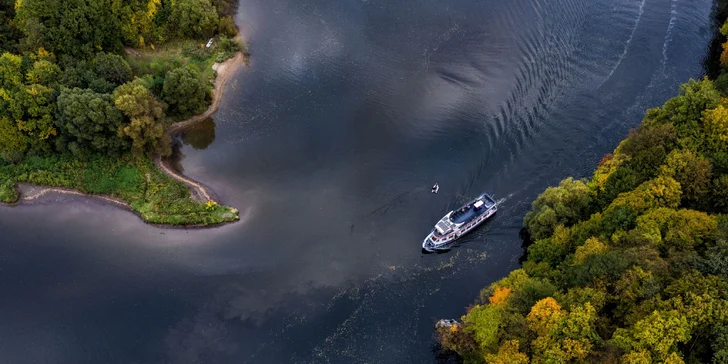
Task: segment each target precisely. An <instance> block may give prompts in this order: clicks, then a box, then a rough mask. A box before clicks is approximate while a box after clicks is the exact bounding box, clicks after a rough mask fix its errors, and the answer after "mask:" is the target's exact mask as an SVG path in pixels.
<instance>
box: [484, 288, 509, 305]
mask: <svg viewBox="0 0 728 364" xmlns="http://www.w3.org/2000/svg"><path fill="white" fill-rule="evenodd" d="M510 295H511V289H510V288H508V287H500V286H499V287H497V288H496V289H495V292H494V293H493V295H492V296H490V298H489V299H488V301H489V302H490V304H491V305H501V304H504V303H505V302H506V299H507V298H508V296H510Z"/></svg>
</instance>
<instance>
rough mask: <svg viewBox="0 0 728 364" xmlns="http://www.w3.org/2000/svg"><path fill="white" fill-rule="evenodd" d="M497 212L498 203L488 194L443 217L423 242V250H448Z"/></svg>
mask: <svg viewBox="0 0 728 364" xmlns="http://www.w3.org/2000/svg"><path fill="white" fill-rule="evenodd" d="M497 210H498V203H496V201H495V200H494V199H493V198H492V197H490V196H488V195H487V194H482V195H480V196H479V197H478V198H476V199H475V200H473V201H470V202H468V203H467V204H466V205H464V206H462V207H460V208H459V209H457V210H453V211H450V212H448V213H447V215H445V216H443V218H442V219H440V221H438V222H437V224H435V228H434V229H432V232H430V234H429V235H427V237H426V238H425V240H424V241H423V242H422V248H423V249H425V250H427V251H437V250H442V249H448V248H449V247H450V245H451V243H452V242H454V241H455V240H457V239H458V238H460V237H461V236H463V235H465V234H467V233H468V232H469V231H471V230H473V229H475V227H476V226H478V225H480V224H482V223H483V221H485V220H487V219H488V218H490V217H491V216H493V215H494V214H495V212H496V211H497Z"/></svg>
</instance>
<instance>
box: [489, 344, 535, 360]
mask: <svg viewBox="0 0 728 364" xmlns="http://www.w3.org/2000/svg"><path fill="white" fill-rule="evenodd" d="M519 344H520V343H519V341H518V340H508V341H506V342H504V343H503V345H501V346H500V348H498V352H497V353H496V354H487V355H486V356H485V361H486V362H487V363H489V364H528V356H527V355H526V354H524V353H522V352H520V351H518V346H519Z"/></svg>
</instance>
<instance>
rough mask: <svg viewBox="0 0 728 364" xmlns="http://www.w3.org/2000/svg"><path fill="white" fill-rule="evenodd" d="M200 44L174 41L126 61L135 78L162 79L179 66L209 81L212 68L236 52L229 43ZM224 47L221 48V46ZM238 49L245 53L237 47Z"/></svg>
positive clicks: (137, 51)
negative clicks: (188, 68) (193, 70)
mask: <svg viewBox="0 0 728 364" xmlns="http://www.w3.org/2000/svg"><path fill="white" fill-rule="evenodd" d="M207 41H208V39H204V40H177V41H170V42H168V43H165V44H163V45H161V46H159V47H157V48H155V49H151V48H144V49H136V50H135V51H136V53H137V55H129V56H127V61H128V62H129V65H130V66H131V68H132V71H133V72H134V74H135V75H136V76H137V77H143V76H145V75H152V76H156V77H164V76H165V74H166V73H167V72H168V71H170V70H172V69H174V68H176V67H180V66H185V65H189V66H192V67H193V68H195V69H196V70H197V71H199V72H200V74H201V76H202V78H203V79H205V80H208V81H213V80H214V78H215V71H213V69H212V65H213V64H214V63H215V62H222V61H225V60H227V59H230V58H232V57H233V56H234V55H235V52H236V50H234V49H232V48H231V46H230V44H231V43H230V42H229V41H222V40H220V39H219V38H216V41H215V42H214V43H213V45H212V46H211V47H210V48H206V47H205V45H206V43H207ZM223 43H224V44H223ZM239 46H240V48H241V49H247V47H246V46H245V45H244V44H239Z"/></svg>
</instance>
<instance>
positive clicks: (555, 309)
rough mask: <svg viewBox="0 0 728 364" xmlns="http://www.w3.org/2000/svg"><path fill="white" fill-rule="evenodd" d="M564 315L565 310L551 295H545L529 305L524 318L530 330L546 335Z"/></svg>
mask: <svg viewBox="0 0 728 364" xmlns="http://www.w3.org/2000/svg"><path fill="white" fill-rule="evenodd" d="M564 316H566V312H565V311H564V310H562V309H561V306H560V305H559V303H558V302H556V300H555V299H553V298H551V297H546V298H544V299H542V300H540V301H538V302H536V304H535V305H533V307H531V312H530V313H529V314H528V316H527V317H526V320H527V321H528V327H529V328H530V329H531V330H533V331H534V332H536V333H537V334H538V335H539V336H546V335H548V334H549V333H550V332H551V330H553V329H555V328H556V325H557V324H558V323H559V322H560V321H561V319H563V318H564Z"/></svg>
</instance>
